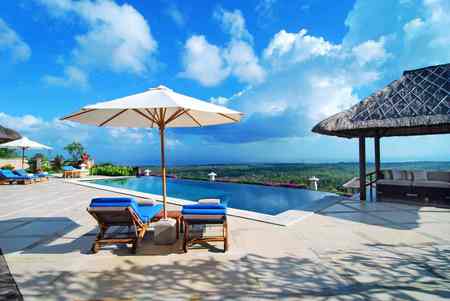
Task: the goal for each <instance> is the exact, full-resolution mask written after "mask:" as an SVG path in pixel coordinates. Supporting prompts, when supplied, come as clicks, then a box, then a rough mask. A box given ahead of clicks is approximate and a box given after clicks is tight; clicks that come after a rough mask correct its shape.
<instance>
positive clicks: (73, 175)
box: [63, 170, 81, 179]
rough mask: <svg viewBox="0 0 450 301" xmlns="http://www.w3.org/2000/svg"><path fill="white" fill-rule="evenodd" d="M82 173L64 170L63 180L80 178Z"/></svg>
mask: <svg viewBox="0 0 450 301" xmlns="http://www.w3.org/2000/svg"><path fill="white" fill-rule="evenodd" d="M80 177H81V172H80V171H79V170H64V171H63V178H65V179H67V178H80Z"/></svg>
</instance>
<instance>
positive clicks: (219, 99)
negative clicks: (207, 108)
mask: <svg viewBox="0 0 450 301" xmlns="http://www.w3.org/2000/svg"><path fill="white" fill-rule="evenodd" d="M209 100H210V101H211V102H212V103H214V104H216V105H221V106H226V105H227V103H228V102H229V101H230V99H229V98H226V97H223V96H217V97H211V98H210V99H209Z"/></svg>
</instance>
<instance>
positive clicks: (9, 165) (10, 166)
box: [2, 164, 16, 170]
mask: <svg viewBox="0 0 450 301" xmlns="http://www.w3.org/2000/svg"><path fill="white" fill-rule="evenodd" d="M15 168H16V167H15V166H14V165H11V164H5V165H3V166H2V169H9V170H13V169H15Z"/></svg>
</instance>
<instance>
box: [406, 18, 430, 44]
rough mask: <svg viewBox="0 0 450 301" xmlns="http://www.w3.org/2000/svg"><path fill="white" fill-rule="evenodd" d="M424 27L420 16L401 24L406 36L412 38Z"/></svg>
mask: <svg viewBox="0 0 450 301" xmlns="http://www.w3.org/2000/svg"><path fill="white" fill-rule="evenodd" d="M424 27H425V23H424V22H423V20H422V19H421V18H415V19H412V20H411V21H409V22H408V23H406V24H405V26H403V30H404V31H405V34H406V38H407V39H412V38H414V37H416V36H417V34H418V33H419V32H421V31H422V30H423V29H424Z"/></svg>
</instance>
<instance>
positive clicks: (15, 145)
mask: <svg viewBox="0 0 450 301" xmlns="http://www.w3.org/2000/svg"><path fill="white" fill-rule="evenodd" d="M0 148H12V149H21V150H22V168H23V166H24V161H25V150H26V149H52V148H51V147H50V146H47V145H44V144H40V143H38V142H36V141H33V140H30V139H28V138H27V137H22V138H20V139H17V140H14V141H11V142H7V143H3V144H0Z"/></svg>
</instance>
